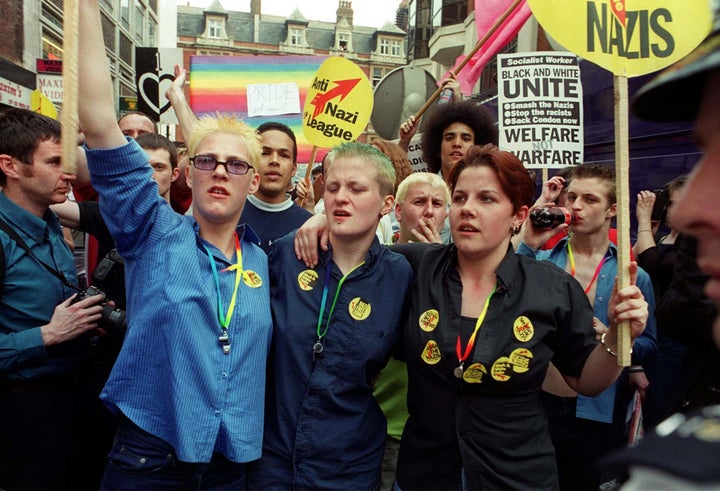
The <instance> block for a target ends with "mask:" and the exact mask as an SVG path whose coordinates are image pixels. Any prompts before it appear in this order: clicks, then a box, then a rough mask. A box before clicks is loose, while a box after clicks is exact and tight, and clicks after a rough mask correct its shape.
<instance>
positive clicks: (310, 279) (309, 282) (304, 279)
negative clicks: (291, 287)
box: [297, 269, 318, 292]
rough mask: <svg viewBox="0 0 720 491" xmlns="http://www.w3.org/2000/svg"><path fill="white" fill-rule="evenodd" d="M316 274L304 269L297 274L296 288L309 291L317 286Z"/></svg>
mask: <svg viewBox="0 0 720 491" xmlns="http://www.w3.org/2000/svg"><path fill="white" fill-rule="evenodd" d="M317 280H318V274H317V273H316V272H315V271H314V270H312V269H306V270H305V271H301V272H300V274H298V280H297V281H298V286H300V289H301V290H305V291H306V292H307V291H310V290H312V289H313V288H315V285H317Z"/></svg>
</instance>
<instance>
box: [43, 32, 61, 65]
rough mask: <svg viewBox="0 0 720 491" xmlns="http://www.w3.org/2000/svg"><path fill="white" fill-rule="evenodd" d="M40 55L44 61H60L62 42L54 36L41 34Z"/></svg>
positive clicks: (45, 33)
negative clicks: (41, 54)
mask: <svg viewBox="0 0 720 491" xmlns="http://www.w3.org/2000/svg"><path fill="white" fill-rule="evenodd" d="M42 53H43V58H45V59H46V60H62V57H63V49H62V41H60V40H59V39H58V38H56V37H55V36H53V35H51V34H48V33H47V32H43V34H42Z"/></svg>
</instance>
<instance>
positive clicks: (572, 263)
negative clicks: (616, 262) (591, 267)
mask: <svg viewBox="0 0 720 491" xmlns="http://www.w3.org/2000/svg"><path fill="white" fill-rule="evenodd" d="M567 251H568V259H569V260H570V274H571V275H573V277H575V258H574V257H573V252H572V249H571V248H570V241H569V240H568V242H567ZM607 258H608V255H607V253H605V255H604V256H603V258H602V259H601V260H600V263H598V265H597V268H595V274H594V275H593V277H592V279H591V280H590V283H588V286H587V287H585V295H587V293H588V292H589V291H590V288H591V287H592V285H593V283H595V280H596V279H597V277H598V275H599V274H600V270H601V269H602V267H603V264H605V261H606V260H607Z"/></svg>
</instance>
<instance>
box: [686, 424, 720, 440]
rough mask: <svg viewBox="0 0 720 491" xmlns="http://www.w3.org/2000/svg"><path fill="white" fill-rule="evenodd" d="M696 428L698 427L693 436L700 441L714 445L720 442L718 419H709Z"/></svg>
mask: <svg viewBox="0 0 720 491" xmlns="http://www.w3.org/2000/svg"><path fill="white" fill-rule="evenodd" d="M691 421H692V420H691ZM688 424H690V423H688ZM694 426H697V428H696V429H695V430H694V431H693V434H694V435H695V436H696V437H697V438H698V439H700V440H704V441H706V442H712V443H715V442H718V441H720V421H719V420H718V418H707V419H705V420H703V421H701V422H700V423H698V424H697V425H694Z"/></svg>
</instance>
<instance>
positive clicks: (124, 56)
mask: <svg viewBox="0 0 720 491" xmlns="http://www.w3.org/2000/svg"><path fill="white" fill-rule="evenodd" d="M120 59H121V60H122V61H124V62H125V63H127V64H128V66H134V64H133V43H132V41H131V40H130V38H129V37H127V36H126V35H125V34H123V33H120Z"/></svg>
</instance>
